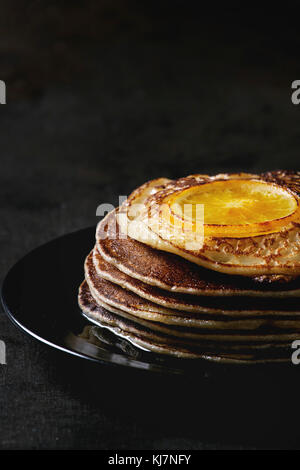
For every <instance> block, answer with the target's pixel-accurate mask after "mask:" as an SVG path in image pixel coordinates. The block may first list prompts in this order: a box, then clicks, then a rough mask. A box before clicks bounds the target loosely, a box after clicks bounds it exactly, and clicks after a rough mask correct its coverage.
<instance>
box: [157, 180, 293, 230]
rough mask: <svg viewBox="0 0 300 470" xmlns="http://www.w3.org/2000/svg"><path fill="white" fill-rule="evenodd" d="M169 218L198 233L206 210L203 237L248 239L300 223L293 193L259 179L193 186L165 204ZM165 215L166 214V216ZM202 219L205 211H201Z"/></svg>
mask: <svg viewBox="0 0 300 470" xmlns="http://www.w3.org/2000/svg"><path fill="white" fill-rule="evenodd" d="M164 202H165V203H166V204H167V206H168V208H169V209H168V210H169V214H168V216H169V218H171V220H173V221H174V223H176V225H178V223H179V221H180V222H181V223H182V225H183V226H184V230H185V231H186V230H191V231H195V226H196V224H197V223H198V222H199V220H198V217H199V216H198V215H197V214H200V217H201V211H199V210H197V209H198V208H199V207H204V235H205V236H216V237H248V236H256V235H261V234H265V233H273V232H278V231H280V230H281V229H282V228H283V227H285V226H286V225H288V224H289V223H290V222H291V221H293V220H299V205H298V200H297V198H296V197H295V196H294V194H293V193H291V192H290V191H288V190H286V189H284V188H282V187H280V186H278V185H276V184H273V183H265V182H262V181H258V180H246V179H244V180H243V179H236V180H221V181H214V182H211V183H206V184H202V185H199V186H192V187H191V188H188V189H186V190H183V191H180V192H177V193H175V194H173V195H172V196H171V197H168V198H167V200H165V201H164ZM165 215H166V214H165ZM202 216H203V212H202Z"/></svg>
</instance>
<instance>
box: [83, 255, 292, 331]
mask: <svg viewBox="0 0 300 470" xmlns="http://www.w3.org/2000/svg"><path fill="white" fill-rule="evenodd" d="M92 257H93V265H94V268H95V270H96V272H97V274H98V275H99V276H100V277H101V278H103V279H105V280H107V281H110V282H112V283H114V284H117V285H119V286H121V287H123V288H124V289H127V290H129V291H131V292H134V293H135V294H137V295H139V296H140V297H142V298H144V299H146V300H149V301H151V302H154V303H156V304H158V305H161V306H163V307H166V308H168V309H174V310H180V311H182V312H192V313H200V314H209V316H210V317H211V316H212V315H213V316H214V315H231V316H234V317H241V318H244V319H245V317H247V316H248V318H251V319H253V318H254V317H256V316H276V317H277V318H278V316H291V315H293V319H295V318H294V317H297V316H300V309H299V302H298V300H296V299H276V300H272V299H269V298H267V299H264V298H253V297H250V298H246V299H245V298H243V297H242V298H241V297H234V298H229V297H227V298H220V297H205V296H193V295H190V294H180V293H176V292H170V291H165V290H163V289H160V288H158V287H155V286H151V285H149V284H146V283H144V282H142V281H140V280H138V279H135V278H132V277H130V276H128V274H126V273H124V272H122V271H120V270H119V269H117V268H116V267H115V266H114V265H112V264H110V263H108V262H107V261H105V259H104V258H103V257H102V256H101V255H100V254H99V252H98V250H97V249H96V247H95V248H94V250H93V253H92ZM245 303H246V306H245ZM211 318H212V317H211ZM299 321H300V318H299ZM295 324H296V323H295Z"/></svg>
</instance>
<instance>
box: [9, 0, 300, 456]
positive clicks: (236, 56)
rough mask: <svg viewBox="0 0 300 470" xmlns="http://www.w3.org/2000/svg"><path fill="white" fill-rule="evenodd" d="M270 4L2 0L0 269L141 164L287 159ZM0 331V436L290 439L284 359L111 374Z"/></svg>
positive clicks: (289, 133) (176, 173) (65, 225)
mask: <svg viewBox="0 0 300 470" xmlns="http://www.w3.org/2000/svg"><path fill="white" fill-rule="evenodd" d="M269 10H270V9H269V8H268V9H263V8H262V7H261V8H260V9H257V10H255V9H247V8H241V9H239V10H236V9H230V8H225V7H219V6H215V11H214V10H213V9H212V10H211V11H206V10H204V8H203V7H202V9H200V8H199V6H198V8H196V7H195V6H194V3H193V2H183V1H173V2H171V1H166V2H156V1H155V2H146V1H136V2H135V1H131V2H130V1H116V0H114V1H93V0H90V1H85V2H83V1H73V2H66V1H63V2H50V1H48V2H41V1H31V2H25V1H19V2H11V1H8V0H6V1H3V2H1V15H0V30H1V39H0V79H2V80H5V81H6V85H7V105H6V106H5V107H2V108H1V114H0V123H1V131H0V132H1V134H0V135H1V152H0V162H1V167H0V168H1V171H0V203H1V207H0V211H1V225H0V246H1V256H0V281H2V280H3V278H4V276H5V273H6V272H7V270H8V269H9V267H10V266H11V265H12V264H13V263H14V262H15V261H16V260H17V259H19V258H20V257H21V256H22V255H24V254H25V253H26V252H28V251H29V250H31V249H33V248H34V247H36V246H37V245H40V244H42V243H44V242H46V241H48V240H51V239H52V238H54V237H56V236H59V235H62V234H65V233H68V232H70V231H73V230H78V229H80V228H83V227H86V226H89V225H93V224H95V223H96V221H97V219H96V216H95V211H96V208H97V206H98V205H99V204H101V203H102V202H111V203H114V204H116V203H117V200H118V195H119V194H128V193H129V192H130V191H131V190H133V189H134V188H135V187H136V186H138V185H139V184H141V183H143V182H144V181H145V180H148V179H151V178H154V177H158V176H167V177H180V176H184V175H188V174H191V173H202V172H209V173H216V172H228V171H229V172H232V171H236V170H244V171H245V170H246V171H247V170H249V171H251V172H257V171H262V170H268V169H278V168H287V169H299V166H298V165H299V146H300V126H299V124H300V119H299V117H300V105H299V107H297V106H294V105H293V104H292V103H291V83H292V81H293V80H295V79H300V61H299V46H300V40H299V22H298V19H297V15H296V12H294V11H293V10H284V9H282V10H275V9H274V7H272V11H271V10H270V11H269ZM75 255H76V254H75ZM53 282H55V280H53ZM0 339H2V340H4V341H5V343H6V346H7V365H6V366H0V394H1V397H0V447H1V448H2V449H15V448H18V449H20V448H25V449H49V448H51V449H54V448H55V449H61V448H73V449H76V448H89V449H94V448H98V449H128V448H131V449H163V448H167V449H176V448H181V449H202V448H217V449H220V448H297V447H299V439H298V432H297V430H296V429H297V405H296V389H297V381H296V379H295V373H293V377H292V378H291V377H290V376H288V377H287V378H286V382H284V383H283V379H282V376H280V375H278V376H276V375H274V374H273V375H272V379H271V378H270V380H268V374H266V373H261V374H260V373H259V372H257V375H255V374H253V371H252V372H251V373H250V375H248V376H247V374H246V375H245V373H244V372H241V371H239V372H238V371H236V372H233V374H234V377H233V379H232V377H230V376H226V375H224V376H222V379H220V377H219V378H218V379H217V380H216V382H214V380H212V381H211V379H209V380H208V381H205V378H203V377H202V379H201V380H200V379H199V382H198V378H197V377H196V378H194V380H192V381H190V382H187V383H185V384H184V385H183V384H182V383H178V382H176V381H174V382H173V381H169V382H168V381H166V380H164V379H163V378H161V379H158V378H155V379H154V378H152V377H151V379H150V378H149V377H148V378H147V377H145V376H144V375H138V374H137V375H132V376H131V375H129V376H127V375H125V376H124V375H123V374H122V372H117V371H116V370H113V371H109V370H107V369H106V368H105V367H103V368H101V367H93V366H92V365H89V366H87V365H86V364H85V362H84V361H80V360H78V361H74V360H73V359H72V360H71V359H69V358H66V357H64V356H63V355H60V354H56V353H54V352H50V351H47V350H46V348H45V347H43V346H42V345H40V344H37V343H36V342H34V341H33V340H31V339H29V338H27V337H25V336H24V335H23V334H21V333H20V332H19V331H17V330H16V329H15V327H13V326H12V325H11V324H10V323H9V322H8V320H7V318H6V317H5V316H4V315H3V314H1V316H0ZM238 374H240V375H238ZM239 377H241V380H239ZM249 377H251V379H250V378H249ZM266 377H267V379H266ZM284 377H285V375H284ZM231 380H233V382H231ZM232 384H234V386H235V387H236V388H234V389H233V388H232ZM262 384H263V385H262ZM279 384H280V386H281V388H280V391H279V388H278V387H279ZM282 387H283V388H282ZM212 390H213V392H212ZM235 395H236V396H235ZM294 398H295V400H294V401H293V399H294Z"/></svg>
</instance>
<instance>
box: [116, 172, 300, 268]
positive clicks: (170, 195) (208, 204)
mask: <svg viewBox="0 0 300 470" xmlns="http://www.w3.org/2000/svg"><path fill="white" fill-rule="evenodd" d="M299 175H300V174H299V173H298V172H271V173H266V174H262V175H248V174H244V173H242V174H232V175H229V174H220V175H216V176H208V175H191V176H188V177H186V178H180V179H179V180H176V181H171V180H168V179H165V178H160V179H157V180H153V181H150V182H148V183H146V184H144V185H142V186H141V187H140V188H138V189H137V190H135V191H134V192H133V193H132V194H131V195H130V196H129V198H128V200H127V201H126V202H125V203H124V204H123V205H122V207H121V210H120V211H119V212H118V213H117V219H118V223H119V225H120V228H121V231H122V233H123V234H124V235H129V236H130V237H131V238H133V239H135V240H137V241H140V242H142V243H144V244H146V245H149V246H151V247H152V248H154V249H158V250H162V251H166V252H170V253H174V254H177V255H179V256H181V257H183V258H185V259H187V260H188V261H191V262H193V263H195V264H197V265H199V266H202V267H204V268H207V269H211V270H215V271H219V272H222V273H225V274H231V275H243V276H262V275H263V276H270V275H274V274H275V275H287V276H299V275H300V204H299V201H300V200H299V194H300V176H299ZM231 197H232V200H230V198H231ZM226 198H227V199H226ZM223 199H224V200H223ZM188 201H191V203H189V202H188ZM186 202H187V204H185V203H186ZM214 204H215V205H214ZM184 205H188V206H189V207H190V212H189V213H188V214H185V213H184V215H182V214H183V213H182V210H183V209H182V208H183V207H184ZM200 205H202V207H203V206H204V215H203V213H202V219H201V214H198V215H197V213H196V215H195V214H194V212H195V210H196V209H197V208H199V207H200ZM194 209H195V210H194ZM176 211H177V212H176ZM239 214H241V217H240V216H239ZM219 219H220V220H221V222H220V223H219V222H218V220H219ZM223 219H224V220H223ZM236 219H241V220H239V222H238V223H235V220H236ZM243 219H245V220H243ZM207 220H208V222H207ZM197 221H199V223H198V222H197ZM201 230H202V231H201Z"/></svg>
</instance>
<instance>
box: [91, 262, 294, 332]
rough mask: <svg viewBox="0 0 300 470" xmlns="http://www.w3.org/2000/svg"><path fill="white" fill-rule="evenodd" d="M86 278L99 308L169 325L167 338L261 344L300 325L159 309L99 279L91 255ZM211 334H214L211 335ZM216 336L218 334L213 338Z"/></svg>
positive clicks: (264, 319)
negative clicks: (255, 342)
mask: <svg viewBox="0 0 300 470" xmlns="http://www.w3.org/2000/svg"><path fill="white" fill-rule="evenodd" d="M85 277H86V281H87V283H88V286H89V288H90V292H91V294H92V296H93V297H94V299H95V300H96V302H97V303H98V304H99V305H102V306H104V307H105V308H107V309H110V307H113V308H117V309H119V310H122V311H124V312H127V313H129V314H131V315H133V316H134V317H137V318H140V319H146V320H149V321H151V322H159V323H160V324H166V325H172V328H169V329H168V334H173V333H174V334H176V335H177V336H182V335H185V336H189V337H193V338H196V339H197V338H202V339H215V338H218V339H219V340H221V339H224V340H231V338H232V337H233V336H234V339H233V340H234V341H237V340H239V339H241V340H243V341H247V340H249V341H253V340H254V341H256V339H257V338H258V339H257V340H260V341H263V340H264V339H270V340H271V341H272V340H274V339H276V338H278V337H282V340H284V339H285V338H287V339H290V337H291V336H290V334H291V333H294V332H295V331H297V329H298V330H299V331H300V322H299V321H296V320H294V318H293V317H291V318H289V319H277V318H268V317H267V318H249V319H248V318H246V319H244V318H243V319H235V318H231V317H229V316H223V317H222V316H219V317H215V318H214V319H211V318H210V316H209V315H206V316H204V315H199V314H193V313H187V314H186V313H183V312H179V311H174V310H170V309H167V308H164V307H161V306H159V305H157V304H155V303H153V302H150V301H147V300H145V299H143V298H141V297H139V296H138V295H136V294H134V293H133V292H130V291H127V290H125V289H123V288H121V287H120V286H118V285H116V284H113V283H112V282H110V281H107V280H104V279H103V278H101V277H100V276H99V275H98V274H97V272H96V270H95V268H94V265H93V257H92V253H91V254H90V255H89V256H88V257H87V260H86V263H85ZM173 326H176V327H177V326H178V327H187V329H183V328H180V329H179V330H176V329H174V328H173ZM210 330H213V333H212V332H211V331H210ZM224 330H225V332H224ZM227 330H228V331H227ZM247 330H255V334H256V336H254V334H253V332H252V331H251V332H247ZM216 332H217V333H220V334H218V335H217V336H215V335H214V333H216Z"/></svg>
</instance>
